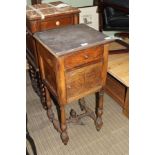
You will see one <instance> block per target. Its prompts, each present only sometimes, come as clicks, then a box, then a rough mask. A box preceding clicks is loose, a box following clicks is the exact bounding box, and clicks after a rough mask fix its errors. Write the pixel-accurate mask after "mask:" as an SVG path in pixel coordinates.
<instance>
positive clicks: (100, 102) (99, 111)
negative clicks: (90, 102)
mask: <svg viewBox="0 0 155 155" xmlns="http://www.w3.org/2000/svg"><path fill="white" fill-rule="evenodd" d="M103 95H104V92H103V90H102V91H100V92H97V93H96V100H97V102H98V103H97V109H96V110H97V111H96V115H97V117H96V129H97V131H99V130H100V129H101V127H102V125H103V121H102V114H103V97H104V96H103Z"/></svg>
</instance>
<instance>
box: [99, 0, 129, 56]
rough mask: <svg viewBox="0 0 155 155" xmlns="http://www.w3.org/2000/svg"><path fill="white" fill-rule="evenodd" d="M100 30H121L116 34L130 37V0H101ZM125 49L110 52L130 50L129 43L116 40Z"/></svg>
mask: <svg viewBox="0 0 155 155" xmlns="http://www.w3.org/2000/svg"><path fill="white" fill-rule="evenodd" d="M98 6H99V11H98V12H99V30H100V31H101V32H102V31H121V32H119V33H116V34H115V36H117V37H121V38H122V39H124V38H126V37H127V38H129V34H128V32H129V0H99V2H98ZM116 42H118V43H119V44H121V45H123V46H124V47H126V48H125V49H119V50H112V51H110V54H111V53H112V54H115V53H122V52H129V45H128V43H126V42H125V41H124V40H119V39H118V40H116Z"/></svg>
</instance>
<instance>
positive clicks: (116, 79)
mask: <svg viewBox="0 0 155 155" xmlns="http://www.w3.org/2000/svg"><path fill="white" fill-rule="evenodd" d="M105 91H106V93H108V94H109V95H110V96H111V97H112V98H113V99H114V100H116V101H117V102H118V103H119V104H120V106H121V107H122V108H123V113H124V114H125V115H126V116H127V117H129V53H123V54H115V55H109V60H108V75H107V82H106V87H105Z"/></svg>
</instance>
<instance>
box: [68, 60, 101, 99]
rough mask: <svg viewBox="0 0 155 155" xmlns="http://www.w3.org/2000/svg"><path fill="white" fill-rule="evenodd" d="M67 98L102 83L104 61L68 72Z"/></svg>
mask: <svg viewBox="0 0 155 155" xmlns="http://www.w3.org/2000/svg"><path fill="white" fill-rule="evenodd" d="M66 85H67V99H69V98H72V97H76V96H79V95H80V94H83V93H86V92H87V91H90V90H92V89H95V88H96V87H98V86H101V85H102V63H101V62H100V63H97V64H93V65H89V66H86V67H82V68H80V69H76V70H74V71H70V72H67V73H66Z"/></svg>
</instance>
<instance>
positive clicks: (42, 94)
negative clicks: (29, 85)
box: [38, 78, 49, 110]
mask: <svg viewBox="0 0 155 155" xmlns="http://www.w3.org/2000/svg"><path fill="white" fill-rule="evenodd" d="M38 85H39V90H40V100H41V103H42V106H43V108H44V109H45V110H47V109H48V108H47V101H46V92H45V86H44V84H43V82H42V80H41V78H40V79H39V84H38ZM48 96H49V95H48Z"/></svg>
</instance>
